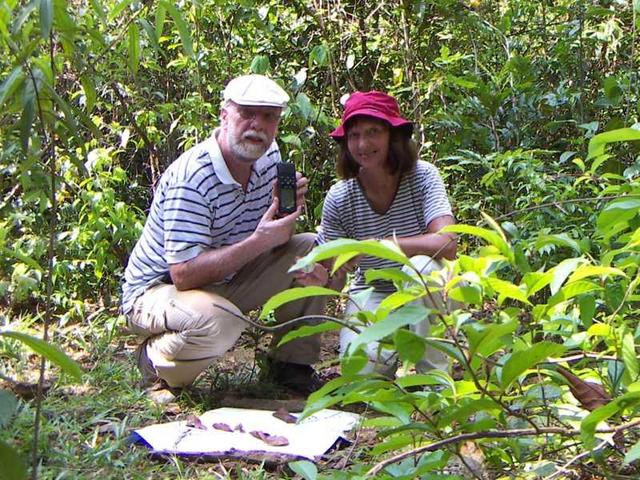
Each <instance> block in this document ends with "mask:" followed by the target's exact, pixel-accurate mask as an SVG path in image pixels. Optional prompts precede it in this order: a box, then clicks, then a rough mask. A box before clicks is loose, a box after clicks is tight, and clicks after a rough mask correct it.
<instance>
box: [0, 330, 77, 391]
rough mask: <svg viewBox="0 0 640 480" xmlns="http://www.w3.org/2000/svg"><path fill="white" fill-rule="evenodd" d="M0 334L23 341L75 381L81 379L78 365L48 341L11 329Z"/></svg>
mask: <svg viewBox="0 0 640 480" xmlns="http://www.w3.org/2000/svg"><path fill="white" fill-rule="evenodd" d="M0 336H4V337H8V338H13V339H16V340H18V341H20V342H22V343H24V344H25V345H27V346H28V347H29V348H31V349H32V350H33V351H34V352H36V353H37V354H38V355H42V356H43V357H45V358H46V359H47V360H49V361H50V362H52V363H55V364H56V365H57V366H58V367H60V369H61V370H62V371H63V372H65V373H67V374H69V375H71V376H72V377H73V378H74V379H75V380H76V381H78V382H79V381H80V380H81V379H82V370H81V369H80V366H78V364H77V363H76V362H74V361H73V360H71V359H70V358H69V357H67V355H66V354H65V353H64V352H63V351H61V350H60V349H58V348H57V347H55V346H53V345H51V344H50V343H47V342H44V341H42V340H40V339H39V338H35V337H32V336H31V335H27V334H25V333H21V332H14V331H11V330H4V331H0Z"/></svg>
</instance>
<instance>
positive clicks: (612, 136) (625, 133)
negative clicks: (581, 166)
mask: <svg viewBox="0 0 640 480" xmlns="http://www.w3.org/2000/svg"><path fill="white" fill-rule="evenodd" d="M633 140H640V130H635V129H633V128H619V129H617V130H611V131H608V132H604V133H599V134H598V135H596V136H594V137H593V138H592V139H591V140H590V141H589V155H588V156H587V160H589V159H591V158H594V157H597V156H599V155H602V154H604V153H605V148H606V146H607V144H609V143H615V142H629V141H633Z"/></svg>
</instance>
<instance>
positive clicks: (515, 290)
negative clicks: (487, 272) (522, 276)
mask: <svg viewBox="0 0 640 480" xmlns="http://www.w3.org/2000/svg"><path fill="white" fill-rule="evenodd" d="M486 282H487V283H488V284H489V286H491V288H493V289H494V290H495V291H496V292H498V294H500V297H501V300H500V303H502V300H503V299H504V297H506V298H512V299H514V300H518V301H520V302H522V303H525V304H527V305H531V302H529V300H528V299H527V294H526V293H525V292H523V291H522V290H520V287H518V286H517V285H514V284H513V283H511V282H506V281H504V280H500V279H499V278H487V280H486Z"/></svg>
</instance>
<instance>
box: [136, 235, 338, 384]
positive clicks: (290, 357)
mask: <svg viewBox="0 0 640 480" xmlns="http://www.w3.org/2000/svg"><path fill="white" fill-rule="evenodd" d="M314 240H315V235H313V234H311V233H304V234H300V235H294V236H293V237H292V238H291V240H290V241H289V242H288V243H286V244H285V245H283V246H281V247H278V248H275V249H274V250H272V251H270V252H267V253H265V254H263V255H261V256H259V257H258V258H256V259H255V260H253V261H251V262H249V263H248V264H246V265H245V266H244V267H243V268H242V269H241V270H240V271H239V272H238V273H237V274H236V275H235V276H234V277H233V279H232V280H231V281H230V282H229V283H226V284H222V285H211V286H208V287H205V288H202V289H197V290H185V291H178V290H176V288H175V287H174V286H173V285H170V284H164V283H162V284H159V285H155V286H153V287H151V288H149V289H148V290H147V291H146V292H145V293H144V294H143V295H142V296H141V297H140V298H138V300H137V301H136V302H135V304H134V307H133V309H132V311H131V312H130V313H129V315H128V316H127V321H128V324H129V328H130V329H131V330H132V331H133V332H134V333H136V334H137V335H138V336H139V337H140V339H141V340H142V341H146V342H147V355H148V357H149V360H150V361H151V363H152V364H153V366H154V368H155V370H156V372H157V374H158V376H159V377H160V378H162V379H164V380H165V381H166V382H167V384H168V385H169V386H172V387H179V386H185V385H189V384H191V383H192V382H193V381H194V380H195V378H196V377H197V376H198V374H199V373H200V372H202V371H203V370H204V369H206V368H207V367H208V366H209V365H210V364H211V363H213V362H214V360H215V359H216V357H219V356H221V355H223V354H224V353H225V352H226V351H227V350H229V349H231V348H232V347H233V345H234V344H235V342H236V341H237V340H238V337H240V334H241V333H242V331H243V330H244V329H245V328H246V326H247V324H246V323H245V322H243V321H242V320H241V319H239V318H237V317H235V316H234V315H232V314H230V313H228V312H226V311H224V310H222V309H221V308H219V307H218V305H220V306H222V307H225V308H226V309H228V310H231V311H233V312H235V313H236V314H239V315H240V314H242V313H248V312H250V311H251V310H255V309H257V308H260V307H261V306H262V305H263V304H264V303H265V302H266V301H267V300H268V299H269V298H270V297H272V296H273V295H275V294H276V293H279V292H281V291H283V290H286V289H287V288H289V287H290V286H291V284H292V282H293V276H292V275H291V274H289V273H287V270H288V269H289V268H290V267H291V265H293V263H295V260H296V257H300V256H303V255H305V254H306V253H307V252H308V251H309V250H311V248H313V244H314ZM324 305H325V300H324V298H323V297H310V298H306V299H302V300H299V301H296V302H291V303H288V304H286V305H284V306H282V307H281V308H280V309H278V311H277V312H276V320H277V322H278V323H281V322H286V321H288V320H291V319H294V318H297V317H301V316H303V315H320V314H322V313H323V311H324ZM286 331H288V330H285V331H283V332H279V333H278V334H277V335H274V339H273V342H272V345H274V346H275V345H277V343H278V341H279V339H280V338H281V337H282V336H283V335H284V334H285V333H286ZM319 353H320V338H319V336H318V335H315V336H311V337H305V338H301V339H298V340H294V341H292V342H289V343H287V344H285V345H283V346H282V347H280V348H277V349H275V350H274V351H273V353H272V357H273V358H274V359H275V360H278V361H283V362H291V363H299V364H307V365H308V364H311V363H314V362H316V361H317V360H318V357H319Z"/></svg>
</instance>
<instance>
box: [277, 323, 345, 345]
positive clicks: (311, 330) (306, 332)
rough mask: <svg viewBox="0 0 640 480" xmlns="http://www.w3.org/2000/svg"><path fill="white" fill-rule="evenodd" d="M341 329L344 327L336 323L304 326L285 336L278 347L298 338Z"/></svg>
mask: <svg viewBox="0 0 640 480" xmlns="http://www.w3.org/2000/svg"><path fill="white" fill-rule="evenodd" d="M340 328H342V325H340V324H339V323H336V322H322V323H320V324H318V325H304V326H302V327H299V328H296V329H295V330H291V331H290V332H287V333H286V335H284V336H283V337H282V338H281V339H280V341H279V342H278V347H279V346H280V345H283V344H285V343H287V342H290V341H291V340H294V339H296V338H302V337H310V336H311V335H316V334H318V333H324V332H330V331H332V330H339V329H340Z"/></svg>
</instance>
